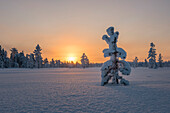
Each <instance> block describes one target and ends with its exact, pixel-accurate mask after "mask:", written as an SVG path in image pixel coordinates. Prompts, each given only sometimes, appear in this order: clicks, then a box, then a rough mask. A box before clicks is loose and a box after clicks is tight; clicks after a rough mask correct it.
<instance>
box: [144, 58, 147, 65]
mask: <svg viewBox="0 0 170 113" xmlns="http://www.w3.org/2000/svg"><path fill="white" fill-rule="evenodd" d="M144 67H148V61H147V60H146V59H145V63H144Z"/></svg>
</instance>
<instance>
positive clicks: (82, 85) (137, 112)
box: [0, 68, 170, 113]
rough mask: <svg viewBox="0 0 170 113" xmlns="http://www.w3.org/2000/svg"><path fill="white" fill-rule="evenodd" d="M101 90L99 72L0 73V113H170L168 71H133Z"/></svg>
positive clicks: (65, 70)
mask: <svg viewBox="0 0 170 113" xmlns="http://www.w3.org/2000/svg"><path fill="white" fill-rule="evenodd" d="M126 79H127V80H129V81H130V86H112V85H111V84H108V85H106V86H100V80H101V77H100V68H89V69H56V68H55V69H0V113H10V112H11V113H26V112H27V113H28V112H30V113H33V112H35V113H40V112H41V113H45V112H49V113H53V112H55V113H60V112H65V113H67V112H68V113H70V112H71V113H75V112H78V113H81V112H89V113H101V112H102V113H116V112H117V113H119V112H120V113H148V112H152V113H169V112H170V68H159V69H157V70H155V69H147V68H136V69H132V73H131V75H130V76H128V77H126Z"/></svg>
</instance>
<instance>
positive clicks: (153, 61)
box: [148, 42, 157, 69]
mask: <svg viewBox="0 0 170 113" xmlns="http://www.w3.org/2000/svg"><path fill="white" fill-rule="evenodd" d="M150 46H151V48H150V50H149V54H148V59H149V68H154V69H156V68H157V64H156V55H157V54H156V49H155V44H154V43H153V42H152V43H150Z"/></svg>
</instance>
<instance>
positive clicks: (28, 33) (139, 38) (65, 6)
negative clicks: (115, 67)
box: [0, 0, 170, 62]
mask: <svg viewBox="0 0 170 113" xmlns="http://www.w3.org/2000/svg"><path fill="white" fill-rule="evenodd" d="M169 5H170V1H166V0H163V1H157V0H149V1H148V0H143V1H135V0H129V1H119V0H115V1H114V0H107V1H104V0H86V1H83V0H82V1H81V0H59V1H46V0H29V1H22V0H15V1H10V0H4V1H3V0H2V1H0V15H1V18H0V44H1V45H2V46H3V47H4V48H5V50H7V51H8V54H9V49H10V48H12V47H16V48H17V49H18V50H19V51H22V50H23V51H24V52H25V53H30V52H32V51H33V50H34V48H35V46H36V44H40V46H41V48H42V53H43V54H42V55H43V58H45V57H47V58H48V59H51V58H54V59H60V60H62V61H64V60H67V57H70V56H72V57H77V60H78V61H79V60H80V57H81V55H82V54H83V53H86V55H87V56H88V58H89V59H90V61H91V62H104V61H106V60H107V59H106V58H104V56H103V53H102V50H103V49H105V48H107V47H108V45H107V44H106V43H105V41H103V40H102V39H101V38H102V36H103V35H104V34H106V29H107V28H108V27H110V26H114V27H115V30H117V31H119V33H120V35H119V38H118V47H122V48H123V49H125V51H126V52H127V55H128V56H127V60H128V61H132V60H133V59H134V58H135V56H137V57H138V58H139V60H140V61H144V59H145V58H147V55H148V50H149V48H150V47H149V45H150V42H154V43H155V45H156V49H157V53H158V54H159V53H162V55H163V60H166V61H167V60H169V59H170V54H169V53H170V46H169V43H170V38H169V37H170V32H169V30H170V29H169V26H170V21H169V20H170V12H169V11H170V7H169Z"/></svg>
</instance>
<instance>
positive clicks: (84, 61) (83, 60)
mask: <svg viewBox="0 0 170 113" xmlns="http://www.w3.org/2000/svg"><path fill="white" fill-rule="evenodd" d="M81 64H82V67H83V68H85V67H88V66H89V59H88V57H87V56H86V54H85V53H83V55H82V56H81Z"/></svg>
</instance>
